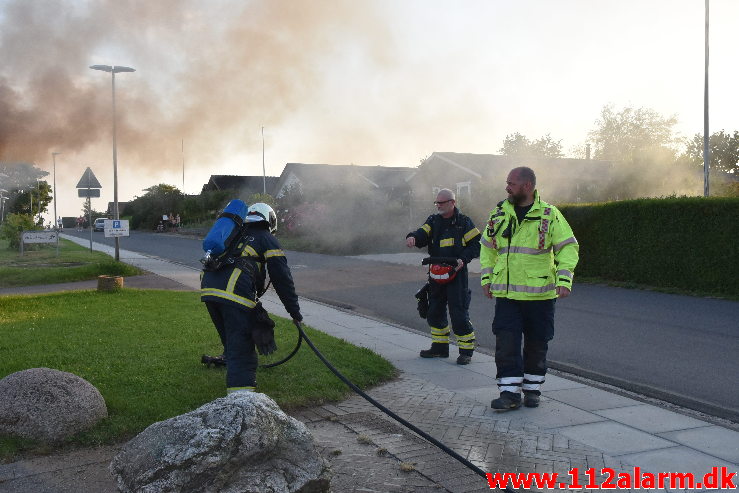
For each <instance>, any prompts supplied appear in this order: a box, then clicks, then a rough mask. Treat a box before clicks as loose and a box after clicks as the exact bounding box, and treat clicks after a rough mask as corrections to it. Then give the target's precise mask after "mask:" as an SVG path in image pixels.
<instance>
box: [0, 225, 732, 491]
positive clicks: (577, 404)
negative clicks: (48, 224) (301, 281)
mask: <svg viewBox="0 0 739 493" xmlns="http://www.w3.org/2000/svg"><path fill="white" fill-rule="evenodd" d="M68 239H72V240H74V238H71V237H69V238H68ZM85 244H87V243H85ZM95 248H96V249H99V250H102V251H107V252H108V253H111V252H112V248H110V247H106V246H104V245H101V244H97V243H96V244H95ZM120 256H121V260H122V261H124V262H127V263H130V264H133V265H137V266H139V267H141V268H143V269H145V270H147V271H149V272H152V273H154V274H157V275H158V276H162V277H165V278H167V279H170V280H171V281H174V282H175V283H176V285H180V286H183V287H186V288H189V289H197V288H198V287H199V272H198V271H196V270H194V269H192V268H188V267H185V266H181V265H178V264H174V263H170V262H166V261H163V260H160V259H154V258H149V257H145V256H143V255H139V254H136V253H133V252H128V251H124V250H122V251H121V252H120ZM378 260H384V259H378ZM127 283H128V280H127ZM127 285H130V284H127ZM0 294H2V293H0ZM262 301H263V303H264V305H265V307H266V308H267V310H268V311H270V312H271V313H274V314H276V315H280V316H287V314H286V313H285V311H284V309H283V308H282V305H281V304H280V302H279V300H278V299H277V297H276V296H275V295H274V294H273V293H271V292H270V294H268V295H267V296H265V297H264V298H263V300H262ZM301 310H302V313H303V316H304V317H305V323H307V324H308V325H310V326H311V327H314V328H316V329H318V330H321V331H323V332H326V333H328V334H331V335H334V336H336V337H340V338H342V339H345V340H347V341H348V342H351V343H352V344H355V345H358V346H363V347H367V348H369V349H371V350H373V351H375V352H377V353H378V354H380V355H382V356H383V357H385V358H386V359H388V360H389V361H391V362H392V363H393V364H394V365H395V366H396V367H397V368H399V369H400V370H401V372H402V374H401V378H399V379H398V380H396V381H393V382H391V383H389V384H386V385H383V386H380V387H378V388H376V389H373V391H371V392H370V394H371V395H372V396H373V397H374V398H375V399H376V400H378V401H379V402H381V403H384V404H385V405H387V406H388V407H389V408H390V409H392V410H393V411H394V412H396V413H397V414H399V415H400V416H402V417H404V418H405V419H407V420H408V421H410V422H412V423H413V424H414V425H416V426H418V427H419V428H421V429H423V430H424V431H426V432H427V433H429V434H431V435H432V436H434V437H435V438H437V439H439V440H441V441H442V442H444V443H445V444H446V445H447V446H449V447H451V448H453V449H454V450H455V451H456V452H457V453H459V454H461V455H463V456H465V457H467V459H468V460H469V461H471V462H472V463H474V464H475V465H477V466H478V467H480V468H481V469H482V470H484V471H486V472H493V473H494V472H558V473H560V474H562V475H564V478H567V473H568V471H569V470H570V469H572V468H575V467H577V468H578V469H579V476H580V479H579V482H580V484H586V483H587V482H588V477H587V476H585V473H586V469H587V468H590V467H593V468H595V469H596V470H599V469H600V468H603V467H611V468H613V469H615V471H616V473H617V474H618V473H620V472H623V473H631V472H632V471H633V467H632V466H639V467H640V468H641V470H642V471H643V472H651V473H660V472H681V473H684V472H692V473H694V474H696V477H698V478H702V476H703V474H705V473H707V472H710V470H711V468H712V467H714V466H718V467H722V466H725V467H727V468H729V470H730V471H737V470H739V467H738V466H737V464H738V463H739V432H737V431H734V430H732V429H731V428H729V427H728V426H721V425H717V424H712V423H710V422H707V421H703V420H701V419H697V418H696V417H694V416H692V415H688V414H689V413H683V412H682V411H681V410H680V409H674V408H673V409H672V410H671V409H668V408H667V407H666V406H664V405H661V404H660V403H656V402H645V400H643V399H639V398H638V397H635V398H631V397H626V396H624V395H621V394H620V393H614V392H608V391H605V390H602V389H599V388H596V387H593V386H590V385H588V384H586V383H583V382H581V381H574V380H569V379H566V378H562V377H559V376H556V375H547V381H546V384H545V385H544V389H545V390H544V392H543V397H542V402H541V406H540V407H539V408H536V409H528V408H521V409H518V410H515V411H508V412H504V413H500V412H496V411H493V410H491V409H490V400H491V399H492V398H493V397H495V396H497V393H498V392H497V388H496V387H495V383H494V376H495V364H494V359H493V358H492V356H490V355H486V354H482V353H481V352H479V351H478V352H476V353H475V356H474V358H473V363H472V364H470V365H467V366H458V365H456V364H455V362H454V361H455V358H453V357H450V358H449V359H448V360H447V359H431V360H428V359H422V358H419V357H418V351H419V349H422V348H426V347H427V346H428V345H429V337H428V336H427V335H425V334H420V333H417V332H415V331H413V330H410V329H407V328H403V327H397V326H393V325H389V324H387V323H383V322H379V321H376V320H373V319H369V318H366V317H362V316H357V315H355V314H353V313H348V312H345V311H342V310H339V309H336V308H334V307H331V306H327V305H324V304H321V303H316V302H312V301H309V300H305V299H301ZM319 349H320V348H319ZM305 350H309V349H308V348H305ZM297 417H298V418H299V419H301V420H303V421H304V422H306V423H307V424H308V425H309V427H310V428H311V429H312V430H313V431H314V434H315V435H316V437H317V440H318V441H319V443H322V444H323V447H324V449H325V450H324V451H328V452H330V450H331V446H332V441H333V440H337V436H338V435H337V434H338V433H339V431H337V428H335V425H336V424H340V425H342V426H343V427H344V428H342V429H343V430H351V431H353V432H354V433H357V434H360V436H362V437H365V439H366V443H367V444H368V445H371V446H373V447H374V448H375V449H376V451H377V453H378V454H389V457H392V458H394V459H395V460H397V461H401V462H403V463H407V464H408V465H410V466H411V467H412V468H413V469H414V471H413V475H412V476H408V475H398V476H397V477H395V478H394V479H395V481H393V480H392V479H393V478H388V477H384V478H374V479H373V480H372V481H374V482H372V481H370V482H372V485H371V486H370V485H369V484H364V483H362V481H364V480H367V479H366V477H365V478H362V476H361V474H362V473H361V471H362V469H363V467H364V466H363V460H360V459H357V461H356V462H355V463H354V467H355V468H356V474H357V478H356V481H355V484H354V486H350V485H351V484H352V483H351V482H350V481H349V482H347V481H346V474H345V475H344V476H343V478H344V481H345V482H344V483H343V484H344V486H343V487H344V488H352V489H336V490H335V491H440V490H442V491H443V490H447V491H451V492H455V493H456V492H466V491H489V488H488V486H487V484H486V483H485V481H484V480H482V479H481V478H480V477H479V476H477V475H476V474H475V473H473V472H472V471H471V470H469V469H467V468H465V467H464V466H462V465H461V464H460V463H459V462H457V461H455V460H454V459H451V458H450V457H449V456H447V455H446V454H444V453H442V452H441V451H440V450H439V449H437V448H436V447H434V446H431V445H430V444H428V443H427V442H425V441H424V440H422V439H420V438H419V437H417V436H416V435H414V434H413V433H411V432H409V431H407V430H405V429H404V428H403V427H402V426H400V425H399V424H397V423H395V422H394V421H393V420H391V419H390V418H388V417H386V416H385V415H383V414H382V413H380V412H379V411H377V410H376V409H375V408H374V407H373V406H371V405H370V404H369V403H367V402H366V401H365V400H363V399H361V398H360V397H359V396H354V397H352V398H350V399H348V400H346V401H344V402H341V403H339V404H336V405H326V406H323V407H320V408H315V409H311V410H307V411H304V412H303V413H301V414H300V415H298V416H297ZM337 443H338V442H337ZM343 443H345V442H343ZM357 454H358V456H359V455H361V453H359V452H357ZM338 457H340V456H338ZM346 459H347V457H344V459H341V460H343V461H344V462H347V460H346ZM341 460H339V461H338V462H337V463H336V464H338V463H339V462H341ZM332 464H334V461H332ZM3 467H4V466H0V490H3V482H2V481H3V475H2V473H3ZM370 470H371V468H370ZM344 471H347V468H346V464H345V469H344ZM596 480H597V482H602V481H603V480H604V477H603V476H602V475H600V474H597V475H596ZM563 482H569V481H566V480H565V481H563ZM735 483H739V480H737V479H736V478H735ZM434 488H436V489H434ZM49 491H51V490H49ZM60 491H61V490H60ZM640 491H644V490H640Z"/></svg>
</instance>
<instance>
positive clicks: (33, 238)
mask: <svg viewBox="0 0 739 493" xmlns="http://www.w3.org/2000/svg"><path fill="white" fill-rule="evenodd" d="M58 238H59V233H58V232H56V231H24V232H23V233H21V241H22V242H23V243H56V241H57V239H58Z"/></svg>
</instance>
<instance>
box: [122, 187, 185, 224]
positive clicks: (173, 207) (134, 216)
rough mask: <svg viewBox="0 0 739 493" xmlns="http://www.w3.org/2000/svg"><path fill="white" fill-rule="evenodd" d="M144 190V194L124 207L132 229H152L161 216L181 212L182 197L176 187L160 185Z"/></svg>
mask: <svg viewBox="0 0 739 493" xmlns="http://www.w3.org/2000/svg"><path fill="white" fill-rule="evenodd" d="M144 190H145V191H146V194H144V195H143V196H141V197H136V198H135V199H134V200H132V201H131V202H129V203H128V205H127V206H126V214H127V215H128V214H131V228H132V229H137V228H139V227H140V226H143V227H144V228H147V229H148V228H154V227H155V226H156V225H157V224H158V223H159V221H160V220H161V219H162V216H163V215H165V214H169V213H174V214H178V213H180V212H181V211H182V206H183V203H184V196H183V195H182V192H180V190H179V189H178V188H177V187H175V186H172V185H166V184H164V183H160V184H159V185H154V186H151V187H149V188H146V189H144Z"/></svg>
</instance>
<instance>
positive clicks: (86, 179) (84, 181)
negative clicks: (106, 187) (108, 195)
mask: <svg viewBox="0 0 739 493" xmlns="http://www.w3.org/2000/svg"><path fill="white" fill-rule="evenodd" d="M77 188H103V186H102V185H101V184H100V182H99V181H98V179H97V178H96V177H95V173H93V172H92V170H91V169H90V167H89V166H88V167H87V169H86V170H85V172H84V173H82V178H80V181H79V183H77Z"/></svg>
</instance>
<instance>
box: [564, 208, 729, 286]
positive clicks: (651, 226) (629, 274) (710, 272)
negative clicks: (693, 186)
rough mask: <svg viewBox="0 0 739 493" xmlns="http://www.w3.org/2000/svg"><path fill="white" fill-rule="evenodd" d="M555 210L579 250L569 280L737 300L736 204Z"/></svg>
mask: <svg viewBox="0 0 739 493" xmlns="http://www.w3.org/2000/svg"><path fill="white" fill-rule="evenodd" d="M560 210H561V211H562V213H563V214H564V215H565V217H566V218H567V221H568V222H569V223H570V225H571V226H572V229H573V231H574V232H575V236H576V237H577V240H578V243H579V244H580V262H579V264H578V266H577V269H576V276H577V275H579V276H587V277H599V278H603V279H608V280H613V281H623V282H633V283H638V284H645V285H650V286H656V287H665V288H678V289H681V290H687V291H691V292H699V293H707V294H716V295H729V296H737V295H739V240H738V235H737V230H738V229H739V198H723V197H718V198H703V197H679V198H661V199H638V200H627V201H621V202H609V203H602V204H587V205H564V206H561V207H560Z"/></svg>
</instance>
